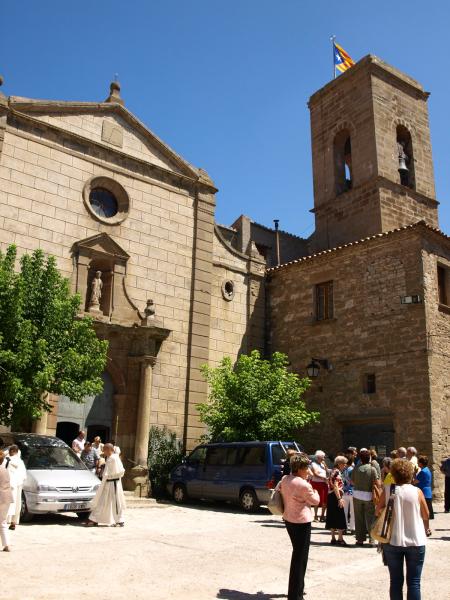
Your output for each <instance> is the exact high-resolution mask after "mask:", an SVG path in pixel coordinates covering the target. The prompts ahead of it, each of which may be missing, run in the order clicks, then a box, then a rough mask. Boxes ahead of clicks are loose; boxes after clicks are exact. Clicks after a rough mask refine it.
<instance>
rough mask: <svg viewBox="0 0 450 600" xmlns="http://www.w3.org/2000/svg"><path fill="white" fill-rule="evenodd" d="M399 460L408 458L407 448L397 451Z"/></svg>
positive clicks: (401, 447)
mask: <svg viewBox="0 0 450 600" xmlns="http://www.w3.org/2000/svg"><path fill="white" fill-rule="evenodd" d="M397 458H406V448H405V447H404V446H400V448H398V449H397Z"/></svg>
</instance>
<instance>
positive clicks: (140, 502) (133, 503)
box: [124, 492, 167, 509]
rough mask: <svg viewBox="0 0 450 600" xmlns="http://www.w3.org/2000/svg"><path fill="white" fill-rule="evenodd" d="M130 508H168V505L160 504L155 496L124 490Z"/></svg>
mask: <svg viewBox="0 0 450 600" xmlns="http://www.w3.org/2000/svg"><path fill="white" fill-rule="evenodd" d="M124 494H125V502H126V503H127V509H128V508H166V506H167V505H164V504H158V502H156V500H155V499H154V498H146V497H141V498H140V497H139V496H135V494H134V492H124Z"/></svg>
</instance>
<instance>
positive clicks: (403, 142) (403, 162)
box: [397, 125, 416, 189]
mask: <svg viewBox="0 0 450 600" xmlns="http://www.w3.org/2000/svg"><path fill="white" fill-rule="evenodd" d="M397 160H398V167H397V168H398V174H399V180H400V183H401V185H405V186H407V187H410V188H412V189H415V187H416V186H415V175H414V153H413V144H412V139H411V134H410V133H409V131H408V130H407V129H406V127H404V126H403V125H399V126H398V127H397Z"/></svg>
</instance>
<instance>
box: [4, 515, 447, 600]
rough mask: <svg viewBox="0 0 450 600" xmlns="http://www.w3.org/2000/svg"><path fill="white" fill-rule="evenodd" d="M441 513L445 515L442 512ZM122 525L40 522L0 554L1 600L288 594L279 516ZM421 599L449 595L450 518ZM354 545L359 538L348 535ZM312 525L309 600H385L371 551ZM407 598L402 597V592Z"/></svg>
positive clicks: (438, 531)
mask: <svg viewBox="0 0 450 600" xmlns="http://www.w3.org/2000/svg"><path fill="white" fill-rule="evenodd" d="M438 510H439V509H438ZM126 517H127V520H126V526H125V527H124V528H123V529H119V528H106V527H98V528H91V529H86V528H84V527H81V526H80V524H79V521H78V520H77V519H76V518H75V517H72V516H62V515H58V516H56V515H55V516H48V517H39V518H36V519H35V520H34V521H33V522H32V523H29V524H24V525H22V526H20V527H18V528H17V530H16V531H15V532H12V533H11V537H12V539H13V547H12V552H11V553H10V554H7V553H0V573H1V579H0V581H1V583H0V589H1V597H2V598H5V599H8V600H37V599H42V600H44V599H45V600H53V599H56V598H58V599H60V598H74V599H75V598H76V599H77V600H80V599H83V598H98V599H99V600H104V599H112V600H115V599H119V598H121V599H122V598H124V599H126V600H131V599H141V598H142V599H144V598H145V599H148V600H166V599H175V598H176V599H180V600H181V599H183V600H213V599H220V600H273V599H277V598H285V597H286V596H285V594H286V590H287V578H288V570H289V560H290V552H291V549H290V544H289V540H288V536H287V534H286V531H285V529H284V526H283V524H282V522H281V519H280V518H279V517H273V516H272V515H270V514H269V513H268V511H267V510H265V509H261V510H260V511H259V512H258V513H256V514H251V515H247V514H243V513H242V512H240V511H239V510H238V509H237V508H236V509H235V508H233V507H228V506H226V505H220V504H192V505H189V506H186V507H179V506H172V505H156V506H154V507H153V508H143V509H141V508H138V509H129V510H128V512H127V515H126ZM433 530H434V532H433V537H432V538H431V540H430V542H429V545H428V547H427V557H426V564H425V569H424V575H423V592H424V593H423V598H424V599H425V600H428V599H430V600H431V599H432V600H448V599H449V598H450V515H446V514H443V513H442V512H439V513H438V514H437V515H436V519H435V521H434V523H433ZM347 539H348V542H349V543H353V538H351V537H348V538H347ZM328 542H329V534H328V532H326V531H325V530H324V528H323V525H322V524H314V529H313V536H312V545H311V552H310V561H309V567H308V575H307V588H306V591H307V596H306V598H307V600H344V599H345V600H349V599H355V600H383V599H387V598H388V597H389V596H388V573H387V569H386V568H385V567H384V566H383V565H382V564H381V558H380V555H379V554H377V552H376V550H374V549H369V548H355V547H354V546H353V545H352V546H350V547H348V548H339V547H338V548H336V547H335V546H330V545H329V543H328ZM405 597H406V595H405Z"/></svg>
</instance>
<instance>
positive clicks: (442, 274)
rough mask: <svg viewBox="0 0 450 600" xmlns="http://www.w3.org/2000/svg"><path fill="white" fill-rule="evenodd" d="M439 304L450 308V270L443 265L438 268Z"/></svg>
mask: <svg viewBox="0 0 450 600" xmlns="http://www.w3.org/2000/svg"><path fill="white" fill-rule="evenodd" d="M437 279H438V295H439V304H443V305H444V306H449V302H450V269H449V268H447V267H444V266H443V265H438V267H437Z"/></svg>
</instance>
